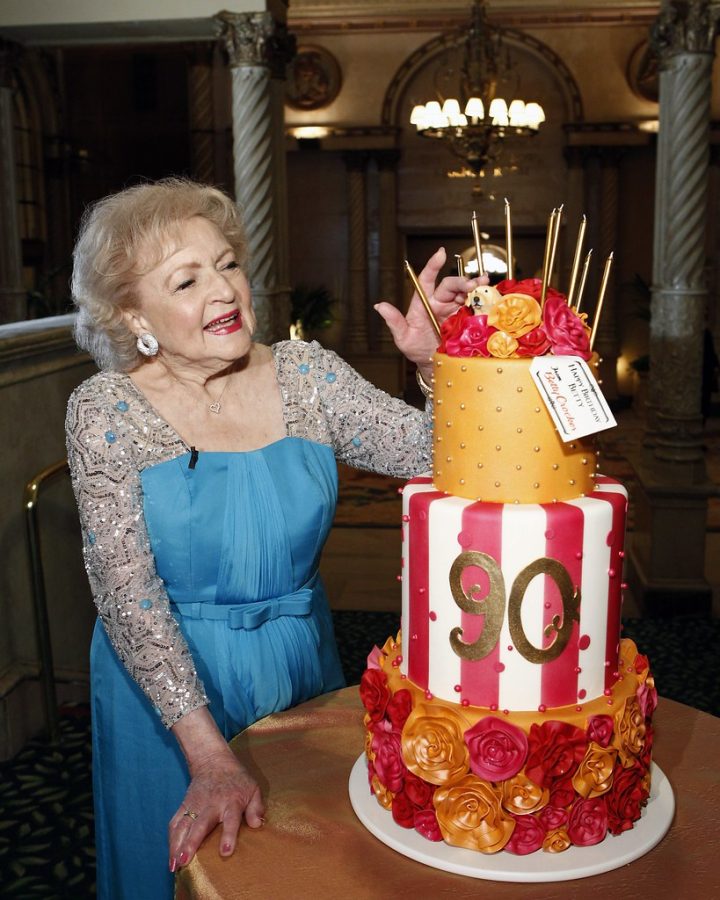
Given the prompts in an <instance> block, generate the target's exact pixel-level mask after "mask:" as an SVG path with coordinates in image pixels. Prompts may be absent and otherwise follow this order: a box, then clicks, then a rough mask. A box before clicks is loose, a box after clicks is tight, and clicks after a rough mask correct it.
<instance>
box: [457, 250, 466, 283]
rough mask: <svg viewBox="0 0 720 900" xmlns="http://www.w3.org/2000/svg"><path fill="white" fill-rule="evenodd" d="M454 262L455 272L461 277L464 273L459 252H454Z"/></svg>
mask: <svg viewBox="0 0 720 900" xmlns="http://www.w3.org/2000/svg"><path fill="white" fill-rule="evenodd" d="M455 264H456V265H457V273H458V275H459V276H460V277H461V278H462V277H463V276H464V275H465V273H464V272H463V264H462V256H461V254H459V253H456V254H455Z"/></svg>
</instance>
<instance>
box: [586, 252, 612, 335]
mask: <svg viewBox="0 0 720 900" xmlns="http://www.w3.org/2000/svg"><path fill="white" fill-rule="evenodd" d="M612 264H613V254H612V253H611V254H610V256H608V258H607V259H606V260H605V269H604V270H603V276H602V281H601V282H600V293H599V294H598V302H597V309H596V310H595V321H594V322H593V327H592V331H591V332H590V349H591V350H592V348H593V344H594V343H595V335H596V334H597V330H598V325H599V324H600V313H601V312H602V308H603V301H604V300H605V290H606V289H607V284H608V279H609V278H610V269H612Z"/></svg>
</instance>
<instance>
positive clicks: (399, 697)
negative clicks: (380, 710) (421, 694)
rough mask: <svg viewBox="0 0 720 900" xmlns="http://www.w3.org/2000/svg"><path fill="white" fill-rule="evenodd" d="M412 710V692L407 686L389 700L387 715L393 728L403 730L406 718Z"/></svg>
mask: <svg viewBox="0 0 720 900" xmlns="http://www.w3.org/2000/svg"><path fill="white" fill-rule="evenodd" d="M411 710H412V694H411V693H410V691H409V690H407V688H402V689H401V690H399V691H396V692H395V693H394V694H393V695H392V697H391V698H390V700H389V701H388V705H387V708H386V709H385V715H386V716H387V717H388V719H389V720H390V722H391V723H392V726H393V728H395V729H396V730H397V731H402V727H403V725H404V724H405V720H406V719H407V717H408V716H409V715H410V711H411Z"/></svg>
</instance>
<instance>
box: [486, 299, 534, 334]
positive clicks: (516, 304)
mask: <svg viewBox="0 0 720 900" xmlns="http://www.w3.org/2000/svg"><path fill="white" fill-rule="evenodd" d="M541 321H542V312H541V310H540V304H539V303H538V302H537V300H535V298H534V297H529V296H528V295H527V294H505V295H504V296H503V297H502V299H501V300H498V302H497V303H495V304H494V305H493V306H492V307H491V308H490V310H489V311H488V325H494V326H495V328H497V329H498V331H504V332H505V334H509V335H510V337H513V338H519V337H522V336H523V335H524V334H527V333H528V332H529V331H532V330H533V328H537V326H538V325H539V324H540V322H541Z"/></svg>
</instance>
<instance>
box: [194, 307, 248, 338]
mask: <svg viewBox="0 0 720 900" xmlns="http://www.w3.org/2000/svg"><path fill="white" fill-rule="evenodd" d="M242 324H243V323H242V317H241V316H240V311H239V310H237V309H236V310H233V312H231V313H226V314H225V315H223V316H218V317H217V318H215V319H213V320H212V322H208V324H207V325H206V326H205V327H204V328H203V331H207V332H209V333H210V334H232V333H233V332H235V331H239V330H240V329H241V328H242Z"/></svg>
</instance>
